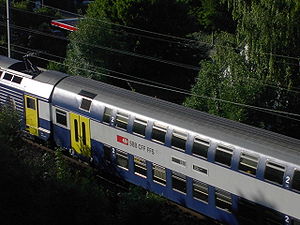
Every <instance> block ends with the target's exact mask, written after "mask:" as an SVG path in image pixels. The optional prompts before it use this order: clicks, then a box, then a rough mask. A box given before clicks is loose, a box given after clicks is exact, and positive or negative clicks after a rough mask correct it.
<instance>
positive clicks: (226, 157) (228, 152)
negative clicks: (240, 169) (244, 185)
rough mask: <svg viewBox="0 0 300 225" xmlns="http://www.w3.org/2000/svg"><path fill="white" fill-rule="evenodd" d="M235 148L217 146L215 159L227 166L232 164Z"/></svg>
mask: <svg viewBox="0 0 300 225" xmlns="http://www.w3.org/2000/svg"><path fill="white" fill-rule="evenodd" d="M232 154H233V150H232V149H229V148H225V147H220V146H218V147H217V150H216V155H215V161H216V162H218V163H221V164H223V165H225V166H229V167H230V166H231V158H232Z"/></svg>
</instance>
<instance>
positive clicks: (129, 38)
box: [66, 0, 206, 96]
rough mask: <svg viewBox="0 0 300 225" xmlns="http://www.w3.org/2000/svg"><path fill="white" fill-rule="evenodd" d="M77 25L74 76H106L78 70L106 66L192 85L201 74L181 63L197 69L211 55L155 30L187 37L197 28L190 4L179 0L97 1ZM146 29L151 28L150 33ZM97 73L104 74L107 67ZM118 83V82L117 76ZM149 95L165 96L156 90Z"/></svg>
mask: <svg viewBox="0 0 300 225" xmlns="http://www.w3.org/2000/svg"><path fill="white" fill-rule="evenodd" d="M130 27H134V28H135V29H132V28H130ZM78 28H79V30H78V31H76V32H74V33H72V34H71V35H70V45H69V50H68V54H67V55H68V56H67V61H66V63H67V65H68V66H69V72H71V73H72V74H77V75H79V74H80V75H85V76H88V77H92V78H95V79H103V76H101V75H100V76H99V74H93V73H91V72H90V71H88V72H86V71H84V70H82V69H78V68H84V69H90V70H95V69H97V68H98V67H104V68H106V69H109V70H114V71H118V72H122V73H126V74H130V75H132V76H136V77H142V78H146V79H149V80H155V81H157V82H161V83H168V84H177V85H178V84H180V85H181V86H182V85H183V86H182V87H189V85H190V83H191V81H192V80H193V78H194V76H195V75H196V72H195V71H194V70H191V69H187V68H185V67H184V66H181V64H184V65H193V66H194V67H197V64H198V62H199V60H200V58H204V57H206V52H205V51H202V50H199V48H197V47H198V46H196V47H195V46H194V45H192V44H191V43H189V42H186V41H183V40H181V39H176V38H175V39H174V38H170V37H169V38H166V37H162V36H160V35H157V34H156V33H163V34H165V35H169V36H171V35H173V36H181V37H184V36H185V35H187V34H189V33H192V32H194V31H197V24H196V21H195V20H194V18H193V17H191V16H190V15H189V13H188V8H187V5H186V4H184V3H180V2H177V1H176V0H126V1H123V0H116V1H111V0H96V1H94V2H93V3H91V4H90V6H89V8H88V10H87V16H86V17H85V18H84V19H82V21H81V22H80V24H79V26H78ZM142 29H143V30H149V31H151V32H147V33H145V32H143V31H142ZM163 39H164V40H163ZM166 39H167V40H166ZM153 59H154V60H153ZM166 62H167V63H166ZM168 62H171V63H168ZM170 64H172V65H170ZM174 64H175V65H176V66H174ZM98 71H99V72H103V70H102V69H100V70H99V69H98ZM104 71H105V70H104ZM105 73H108V72H105ZM110 82H112V81H111V80H110ZM113 83H114V84H118V82H117V81H116V80H113ZM137 89H138V91H139V92H145V90H146V89H145V87H142V86H140V87H139V86H138V87H137ZM148 91H149V90H148ZM148 94H153V95H156V96H157V95H160V93H159V92H158V91H157V90H155V91H153V90H151V93H149V92H148Z"/></svg>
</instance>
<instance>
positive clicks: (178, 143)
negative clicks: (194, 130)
mask: <svg viewBox="0 0 300 225" xmlns="http://www.w3.org/2000/svg"><path fill="white" fill-rule="evenodd" d="M186 140H187V134H185V133H182V132H179V131H176V130H175V131H174V132H173V134H172V139H171V145H172V147H174V148H176V149H179V150H182V151H184V150H185V143H186Z"/></svg>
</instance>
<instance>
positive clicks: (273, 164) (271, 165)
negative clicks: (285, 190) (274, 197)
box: [264, 160, 286, 186]
mask: <svg viewBox="0 0 300 225" xmlns="http://www.w3.org/2000/svg"><path fill="white" fill-rule="evenodd" d="M267 168H271V169H272V170H277V171H281V172H282V177H281V178H282V179H281V183H278V182H277V181H275V180H271V179H268V178H267V177H266V173H267ZM285 171H286V167H285V166H284V165H282V164H278V163H276V162H274V161H272V160H267V161H266V165H265V168H264V180H265V181H268V182H270V183H272V184H276V185H280V186H282V185H283V183H284V174H285ZM268 174H270V173H268ZM272 174H274V171H272Z"/></svg>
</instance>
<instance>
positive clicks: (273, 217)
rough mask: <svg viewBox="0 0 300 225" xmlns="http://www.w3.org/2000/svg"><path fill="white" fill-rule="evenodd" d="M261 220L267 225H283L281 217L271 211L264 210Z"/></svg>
mask: <svg viewBox="0 0 300 225" xmlns="http://www.w3.org/2000/svg"><path fill="white" fill-rule="evenodd" d="M262 218H263V219H264V221H263V222H264V224H267V225H281V224H283V216H282V215H281V214H280V213H278V212H276V211H274V210H272V209H265V211H264V213H263V216H262Z"/></svg>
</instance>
